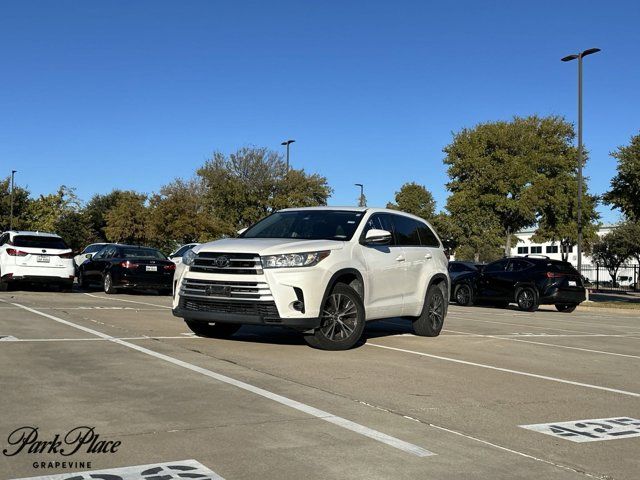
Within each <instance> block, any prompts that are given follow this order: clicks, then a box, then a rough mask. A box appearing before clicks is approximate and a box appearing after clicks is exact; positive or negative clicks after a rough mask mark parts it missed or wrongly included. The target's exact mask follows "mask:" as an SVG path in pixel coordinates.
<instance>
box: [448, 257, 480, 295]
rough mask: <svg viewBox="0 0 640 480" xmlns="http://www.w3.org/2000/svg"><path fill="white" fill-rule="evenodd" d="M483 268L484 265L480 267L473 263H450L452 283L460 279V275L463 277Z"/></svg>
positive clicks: (456, 261) (455, 261)
mask: <svg viewBox="0 0 640 480" xmlns="http://www.w3.org/2000/svg"><path fill="white" fill-rule="evenodd" d="M482 266H483V265H479V264H475V263H471V262H461V261H458V260H454V261H451V262H449V267H448V269H449V277H451V281H452V282H454V281H455V280H456V278H458V277H459V276H460V275H463V274H465V273H469V272H477V271H478V269H479V268H481V267H482ZM451 294H453V292H451Z"/></svg>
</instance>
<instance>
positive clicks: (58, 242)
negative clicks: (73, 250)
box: [11, 235, 69, 250]
mask: <svg viewBox="0 0 640 480" xmlns="http://www.w3.org/2000/svg"><path fill="white" fill-rule="evenodd" d="M11 243H12V244H13V245H14V246H16V247H27V248H29V247H31V248H56V249H59V250H67V249H68V248H69V247H67V244H66V243H64V240H62V239H61V238H58V237H44V236H40V235H16V236H15V237H13V242H11Z"/></svg>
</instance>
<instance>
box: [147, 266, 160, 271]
mask: <svg viewBox="0 0 640 480" xmlns="http://www.w3.org/2000/svg"><path fill="white" fill-rule="evenodd" d="M157 271H158V267H156V266H154V265H147V272H157Z"/></svg>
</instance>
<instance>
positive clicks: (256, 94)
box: [0, 0, 640, 221]
mask: <svg viewBox="0 0 640 480" xmlns="http://www.w3.org/2000/svg"><path fill="white" fill-rule="evenodd" d="M448 3H451V5H449V4H448ZM0 6H1V9H2V14H1V15H0V62H2V63H1V68H0V170H3V171H5V172H7V173H8V172H9V171H10V170H11V169H12V168H15V169H17V170H19V173H18V175H17V177H16V178H17V182H18V183H20V184H21V185H25V184H26V185H27V186H28V187H29V189H30V190H31V192H32V193H33V194H36V195H37V194H40V193H46V192H50V191H53V190H54V189H55V188H56V187H57V186H58V185H60V184H66V185H70V186H75V187H76V188H77V193H78V195H79V196H80V197H81V198H82V199H83V200H88V199H89V198H90V197H91V195H92V194H94V193H106V192H109V191H110V190H111V189H113V188H126V189H129V188H132V189H136V190H140V191H144V192H151V191H154V190H157V189H158V188H159V187H160V186H161V185H163V184H165V183H168V182H169V181H171V180H172V179H173V178H174V177H177V176H180V177H188V176H190V175H191V174H192V173H193V172H194V171H195V169H196V168H197V167H199V166H200V165H202V164H203V163H204V161H205V160H206V159H207V158H208V157H210V155H211V153H212V152H213V151H214V150H220V151H223V152H230V151H234V150H235V149H237V148H238V147H240V146H243V145H257V146H266V147H270V148H273V149H279V148H282V147H280V142H281V141H282V140H284V139H286V138H293V139H296V143H295V144H293V145H292V147H291V160H292V163H293V165H295V166H296V167H304V168H305V169H306V170H307V171H310V172H319V173H321V174H323V175H326V176H327V177H328V179H329V182H330V184H331V185H332V187H333V188H334V190H335V191H334V195H333V197H332V198H331V200H330V204H333V205H338V204H354V203H355V201H356V198H357V195H358V190H357V188H356V187H354V186H353V184H354V183H364V184H365V194H366V195H367V198H368V202H369V204H370V205H376V206H383V205H384V204H386V202H387V201H389V200H391V199H392V198H393V195H394V192H395V191H397V190H398V188H399V187H400V186H401V185H402V184H403V183H404V182H407V181H416V182H418V183H421V184H424V185H425V186H426V187H427V188H428V189H429V190H431V191H432V192H433V193H434V195H435V197H436V200H437V201H438V207H439V208H441V207H443V206H444V203H445V201H446V189H445V183H446V181H447V176H446V169H445V168H444V166H443V164H442V159H443V154H442V148H443V146H445V145H446V144H447V143H449V142H450V140H451V133H452V132H454V131H457V130H459V129H461V128H463V127H470V126H473V125H475V124H476V123H478V122H482V121H488V120H498V119H509V118H511V117H512V116H513V115H529V114H540V115H547V114H559V115H565V116H566V117H567V118H568V119H569V120H571V121H574V120H575V119H576V116H577V111H576V110H577V107H576V95H577V93H576V78H577V75H576V68H577V67H576V64H575V62H574V63H571V64H565V63H562V62H560V58H561V57H562V56H564V55H566V54H569V53H573V52H577V51H579V50H582V49H586V48H590V47H599V48H601V49H602V50H603V51H602V52H601V53H599V54H597V55H594V56H591V57H588V58H587V59H585V83H584V87H585V107H584V119H585V129H584V137H585V144H586V146H587V148H588V149H589V150H590V152H591V158H590V161H589V164H588V167H587V170H586V174H587V175H589V176H590V177H591V184H590V186H591V190H592V191H594V192H596V193H602V192H603V191H605V190H606V189H607V188H608V185H609V180H610V178H611V177H612V176H613V175H614V173H615V160H614V159H613V158H611V157H610V156H609V152H610V151H612V150H614V149H615V148H616V147H617V146H618V145H622V144H626V143H628V141H629V138H630V136H631V135H633V134H636V133H638V132H639V131H640V62H638V61H637V59H638V46H640V27H639V25H640V4H639V3H638V2H636V1H622V2H613V1H610V2H586V1H581V2H557V1H556V2H547V1H539V2H527V3H525V2H513V1H510V2H507V1H505V2H492V1H485V2H478V1H473V2H466V1H458V2H424V1H394V2H390V1H385V2H382V1H358V2H356V1H353V2H346V1H340V2H339V1H323V2H312V1H301V0H299V1H270V2H266V1H237V2H222V1H213V0H211V1H193V0H190V1H184V2H177V1H174V2H165V1H158V0H155V1H134V2H131V1H108V0H105V1H101V2H78V1H56V2H51V1H39V2H37V1H17V0H16V1H6V0H3V1H2V2H0ZM0 175H2V176H5V173H0ZM601 211H602V213H603V219H604V220H605V221H613V220H615V219H616V218H617V217H618V215H617V213H616V212H611V211H609V209H608V208H607V207H602V208H601Z"/></svg>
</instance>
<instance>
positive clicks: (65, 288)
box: [60, 280, 73, 293]
mask: <svg viewBox="0 0 640 480" xmlns="http://www.w3.org/2000/svg"><path fill="white" fill-rule="evenodd" d="M60 291H61V292H63V293H71V292H72V291H73V280H71V281H70V282H62V283H61V284H60Z"/></svg>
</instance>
